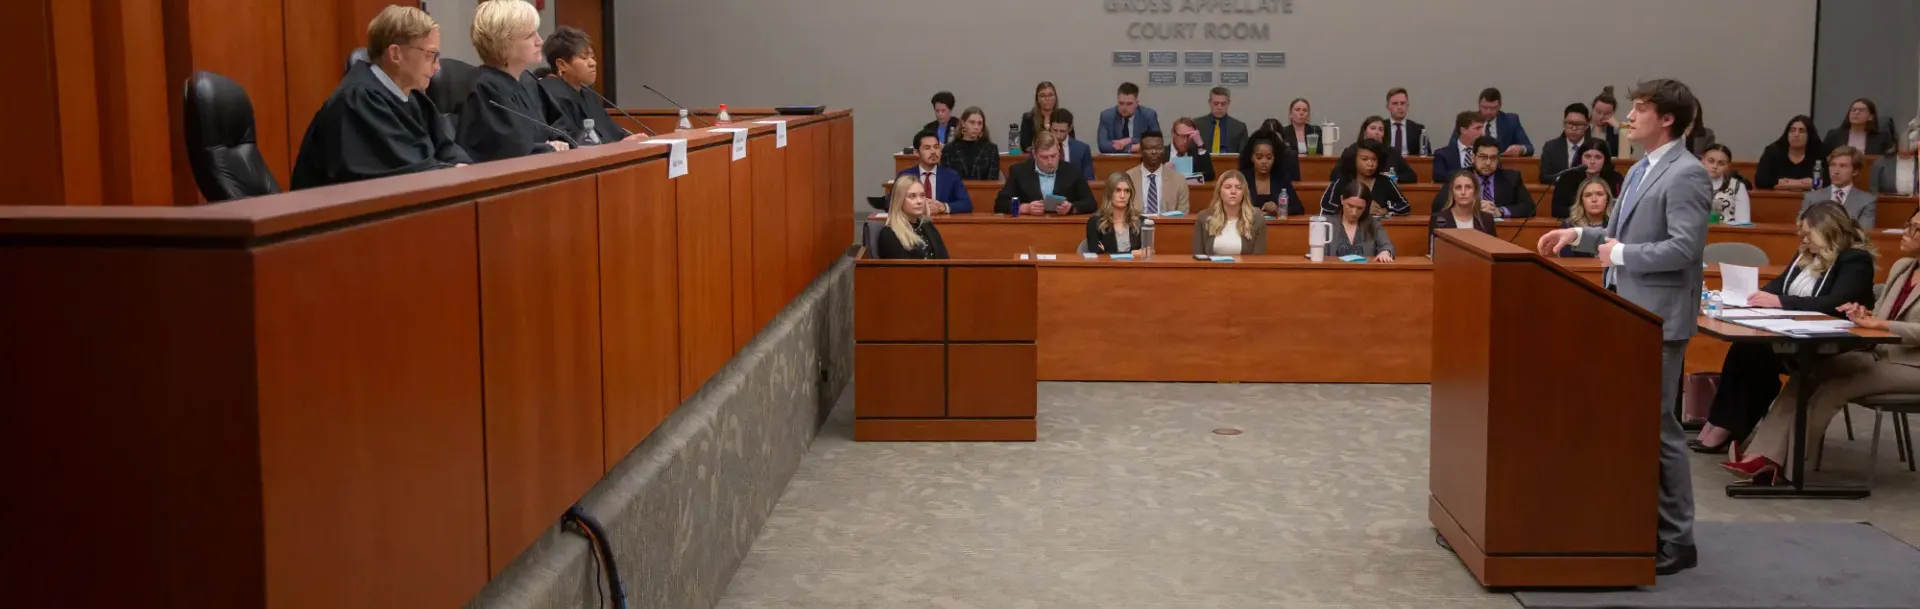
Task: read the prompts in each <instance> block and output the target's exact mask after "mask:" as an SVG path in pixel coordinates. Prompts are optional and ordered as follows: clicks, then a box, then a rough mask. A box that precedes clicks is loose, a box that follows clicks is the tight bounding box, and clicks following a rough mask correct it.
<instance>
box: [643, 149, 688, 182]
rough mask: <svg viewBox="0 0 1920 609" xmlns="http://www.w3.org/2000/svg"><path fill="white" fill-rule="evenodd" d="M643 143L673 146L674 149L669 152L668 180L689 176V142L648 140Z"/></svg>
mask: <svg viewBox="0 0 1920 609" xmlns="http://www.w3.org/2000/svg"><path fill="white" fill-rule="evenodd" d="M641 143H642V144H669V145H671V146H673V149H672V150H671V151H669V152H667V178H668V179H672V178H677V177H680V176H683V175H687V141H686V140H646V141H643V142H641Z"/></svg>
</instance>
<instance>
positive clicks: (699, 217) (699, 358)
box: [674, 146, 734, 400]
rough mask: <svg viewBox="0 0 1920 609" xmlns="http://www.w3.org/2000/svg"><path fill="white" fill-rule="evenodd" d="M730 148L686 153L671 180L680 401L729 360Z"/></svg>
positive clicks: (730, 285)
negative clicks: (677, 174)
mask: <svg viewBox="0 0 1920 609" xmlns="http://www.w3.org/2000/svg"><path fill="white" fill-rule="evenodd" d="M729 150H730V149H729V148H728V147H726V146H714V147H710V148H705V149H702V150H695V151H692V152H689V153H687V174H686V175H683V176H680V177H678V178H675V179H674V189H675V193H676V194H675V196H676V197H678V199H679V201H678V203H677V204H676V207H675V212H674V213H675V217H676V222H675V224H676V225H677V226H678V229H679V248H680V251H679V257H680V259H679V265H680V397H681V399H682V400H685V399H686V398H689V397H692V396H693V394H694V392H697V391H699V390H700V385H702V384H704V383H706V382H707V377H710V376H713V373H714V372H716V371H719V370H720V367H721V366H723V365H725V364H726V363H727V359H728V358H731V357H733V353H734V349H733V276H732V263H731V261H732V260H733V248H732V244H731V243H730V240H731V239H730V237H731V234H732V230H733V223H732V220H731V215H732V209H731V208H732V197H731V196H730V195H729V194H728V192H727V191H728V190H729V188H730V187H731V185H732V175H731V172H729V171H728V170H727V163H728V160H727V159H728V157H729V156H730V152H729Z"/></svg>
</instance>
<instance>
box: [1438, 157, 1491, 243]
mask: <svg viewBox="0 0 1920 609" xmlns="http://www.w3.org/2000/svg"><path fill="white" fill-rule="evenodd" d="M1445 200H1446V202H1447V204H1446V205H1445V206H1442V207H1441V208H1440V209H1436V210H1433V217H1432V219H1430V220H1429V221H1428V222H1427V232H1429V233H1431V232H1433V231H1436V230H1440V229H1443V228H1460V226H1461V225H1462V224H1471V225H1472V226H1473V229H1474V230H1477V231H1480V232H1483V233H1486V234H1489V235H1492V234H1494V233H1493V214H1490V213H1487V212H1484V211H1480V178H1479V176H1476V175H1474V173H1473V170H1472V169H1462V170H1460V171H1456V172H1454V174H1453V177H1451V178H1448V179H1447V198H1446V199H1445ZM1427 251H1433V250H1432V248H1431V247H1429V248H1428V250H1427Z"/></svg>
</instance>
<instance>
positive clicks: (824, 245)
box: [802, 122, 851, 285]
mask: <svg viewBox="0 0 1920 609" xmlns="http://www.w3.org/2000/svg"><path fill="white" fill-rule="evenodd" d="M807 129H808V130H811V131H813V175H815V176H817V177H815V178H814V180H813V197H812V198H811V199H808V200H809V201H812V202H813V209H814V212H813V214H814V215H813V221H814V225H813V267H812V268H811V269H808V271H807V281H809V282H811V281H813V278H814V277H815V276H817V275H819V274H820V273H821V272H822V271H825V270H827V267H828V266H830V265H832V264H833V257H834V256H837V255H839V254H840V250H842V249H845V248H846V244H844V243H843V244H837V245H836V244H835V243H834V242H833V232H834V231H833V219H834V218H836V217H838V216H839V214H840V212H839V211H838V210H835V209H834V205H833V203H832V200H833V127H832V123H830V122H822V123H814V124H812V125H808V126H807ZM848 205H851V203H849V204H848ZM841 207H845V205H842V206H841ZM802 285H805V284H802Z"/></svg>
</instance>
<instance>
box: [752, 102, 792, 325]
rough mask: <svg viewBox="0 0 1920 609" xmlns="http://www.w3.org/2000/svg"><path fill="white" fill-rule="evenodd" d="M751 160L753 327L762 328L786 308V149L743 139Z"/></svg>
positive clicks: (765, 140) (767, 140)
mask: <svg viewBox="0 0 1920 609" xmlns="http://www.w3.org/2000/svg"><path fill="white" fill-rule="evenodd" d="M747 156H748V157H749V158H752V159H753V192H756V193H759V194H758V196H755V197H754V198H753V205H752V209H751V210H750V211H749V213H751V214H753V235H752V236H751V237H750V239H752V241H753V259H752V261H751V262H752V267H753V325H754V327H756V328H764V327H766V325H767V324H768V323H770V322H772V321H773V317H774V316H775V315H778V314H779V313H780V310H781V309H782V308H785V307H786V306H787V301H788V297H787V274H786V270H787V262H786V260H787V210H788V208H789V207H791V206H792V203H793V202H792V201H791V200H789V199H788V198H787V149H786V148H778V147H775V146H774V138H772V137H758V138H753V139H750V140H747Z"/></svg>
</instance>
